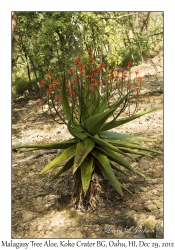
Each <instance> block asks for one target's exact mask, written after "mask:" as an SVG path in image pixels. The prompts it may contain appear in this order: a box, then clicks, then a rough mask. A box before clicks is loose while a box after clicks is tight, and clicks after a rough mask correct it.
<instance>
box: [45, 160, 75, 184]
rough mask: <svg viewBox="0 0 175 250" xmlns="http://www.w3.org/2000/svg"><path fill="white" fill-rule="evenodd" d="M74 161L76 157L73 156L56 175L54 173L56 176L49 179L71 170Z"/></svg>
mask: <svg viewBox="0 0 175 250" xmlns="http://www.w3.org/2000/svg"><path fill="white" fill-rule="evenodd" d="M73 163H74V157H72V158H71V159H70V160H69V161H68V162H66V164H65V165H64V166H63V167H62V168H61V169H60V170H59V171H58V173H57V174H56V175H54V177H53V178H52V179H51V180H50V181H49V182H51V181H53V180H55V179H56V178H58V177H59V176H60V175H61V174H62V173H64V172H66V171H67V170H69V169H70V168H71V167H72V166H73Z"/></svg>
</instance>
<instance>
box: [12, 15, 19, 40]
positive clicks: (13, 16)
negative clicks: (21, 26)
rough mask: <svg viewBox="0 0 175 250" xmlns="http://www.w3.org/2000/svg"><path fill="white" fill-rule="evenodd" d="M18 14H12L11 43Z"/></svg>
mask: <svg viewBox="0 0 175 250" xmlns="http://www.w3.org/2000/svg"><path fill="white" fill-rule="evenodd" d="M18 14H19V13H18V12H12V43H13V38H14V31H15V28H16V24H17V19H18Z"/></svg>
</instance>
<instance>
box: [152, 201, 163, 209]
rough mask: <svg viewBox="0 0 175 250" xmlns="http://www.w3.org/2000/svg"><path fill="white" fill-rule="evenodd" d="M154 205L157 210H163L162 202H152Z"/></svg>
mask: <svg viewBox="0 0 175 250" xmlns="http://www.w3.org/2000/svg"><path fill="white" fill-rule="evenodd" d="M154 204H155V205H156V206H157V208H163V202H161V201H154Z"/></svg>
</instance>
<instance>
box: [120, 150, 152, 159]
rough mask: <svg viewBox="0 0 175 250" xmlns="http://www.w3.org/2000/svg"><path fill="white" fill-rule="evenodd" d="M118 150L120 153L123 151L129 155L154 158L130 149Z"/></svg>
mask: <svg viewBox="0 0 175 250" xmlns="http://www.w3.org/2000/svg"><path fill="white" fill-rule="evenodd" d="M118 149H120V150H121V151H123V152H125V153H129V154H136V155H140V156H148V157H151V158H153V157H154V156H152V155H150V154H145V153H142V152H139V151H135V150H132V149H129V148H121V147H119V148H118Z"/></svg>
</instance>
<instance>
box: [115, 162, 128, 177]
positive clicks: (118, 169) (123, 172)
mask: <svg viewBox="0 0 175 250" xmlns="http://www.w3.org/2000/svg"><path fill="white" fill-rule="evenodd" d="M111 167H112V168H113V169H114V170H116V171H118V172H120V173H122V174H124V175H126V176H130V174H128V173H127V172H125V171H123V170H121V169H120V168H118V167H117V166H115V165H114V164H112V163H111Z"/></svg>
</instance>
